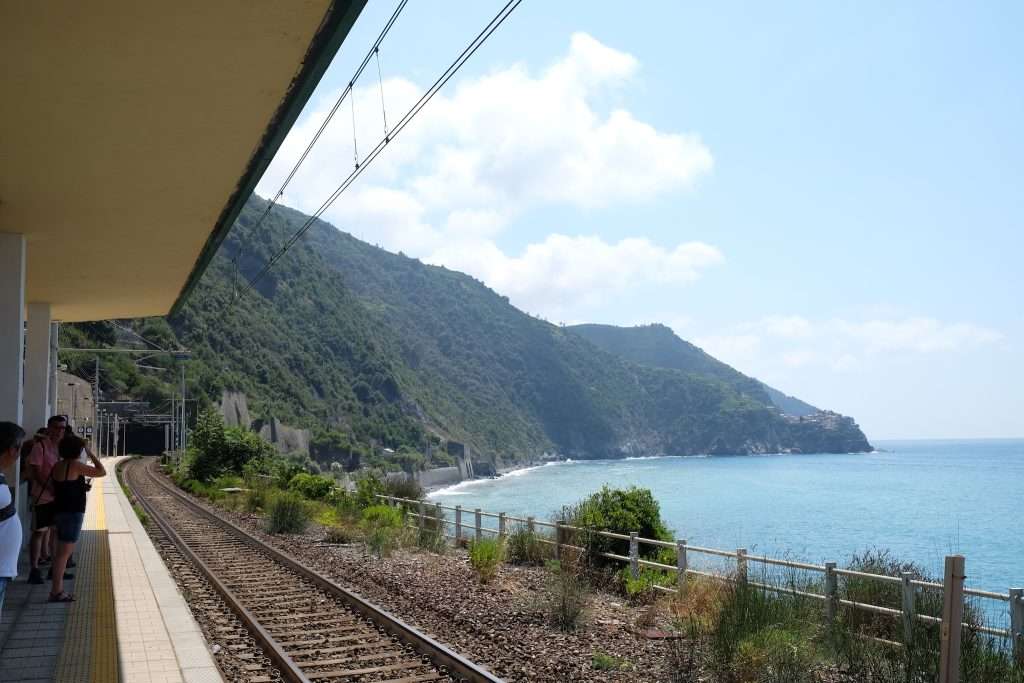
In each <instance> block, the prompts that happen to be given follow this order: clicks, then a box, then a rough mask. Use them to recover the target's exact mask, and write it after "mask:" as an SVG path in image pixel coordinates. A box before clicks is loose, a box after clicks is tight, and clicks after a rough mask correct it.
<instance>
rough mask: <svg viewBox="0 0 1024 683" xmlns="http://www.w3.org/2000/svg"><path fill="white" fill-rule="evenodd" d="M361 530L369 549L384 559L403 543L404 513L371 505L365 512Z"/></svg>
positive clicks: (360, 523)
mask: <svg viewBox="0 0 1024 683" xmlns="http://www.w3.org/2000/svg"><path fill="white" fill-rule="evenodd" d="M359 528H360V529H361V530H362V532H363V537H364V540H365V541H366V545H367V547H368V548H369V549H370V550H371V551H373V552H374V553H376V554H377V555H379V556H381V557H384V556H386V555H389V554H390V553H391V551H392V550H393V549H394V548H395V547H396V546H398V545H400V542H401V534H402V512H401V510H398V509H397V508H393V507H389V506H387V505H371V506H370V507H368V508H366V509H365V510H363V515H362V520H361V521H360V522H359Z"/></svg>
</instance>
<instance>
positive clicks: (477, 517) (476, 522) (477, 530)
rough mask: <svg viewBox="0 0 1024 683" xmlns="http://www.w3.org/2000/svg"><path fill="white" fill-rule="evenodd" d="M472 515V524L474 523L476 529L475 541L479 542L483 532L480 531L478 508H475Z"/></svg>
mask: <svg viewBox="0 0 1024 683" xmlns="http://www.w3.org/2000/svg"><path fill="white" fill-rule="evenodd" d="M473 515H474V519H473V522H474V524H475V527H476V540H478V541H479V540H480V537H481V536H482V535H483V531H482V528H481V524H480V508H477V509H476V510H474V511H473Z"/></svg>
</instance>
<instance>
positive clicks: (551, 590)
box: [543, 560, 587, 632]
mask: <svg viewBox="0 0 1024 683" xmlns="http://www.w3.org/2000/svg"><path fill="white" fill-rule="evenodd" d="M547 567H548V570H549V573H548V579H547V583H546V584H545V587H544V594H543V598H544V601H545V607H546V610H547V613H548V617H549V618H550V619H551V622H552V623H553V624H554V625H555V626H556V627H557V628H558V629H559V630H560V631H564V632H568V631H573V630H575V629H576V626H577V625H578V624H579V621H580V619H581V618H582V616H583V609H584V606H585V603H586V599H587V582H586V579H585V578H584V577H583V574H582V572H580V571H578V568H576V567H572V566H570V565H568V564H566V565H563V564H561V563H559V562H557V561H555V560H552V561H549V562H548V563H547Z"/></svg>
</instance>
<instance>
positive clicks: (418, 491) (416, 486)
mask: <svg viewBox="0 0 1024 683" xmlns="http://www.w3.org/2000/svg"><path fill="white" fill-rule="evenodd" d="M384 493H386V494H387V495H389V496H394V497H395V498H408V499H410V500H422V499H423V495H424V494H423V487H422V486H420V483H419V482H418V481H416V480H415V479H413V478H412V477H411V476H404V477H396V476H392V477H388V479H387V481H386V482H385V484H384Z"/></svg>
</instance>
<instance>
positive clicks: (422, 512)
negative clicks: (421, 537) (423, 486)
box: [416, 500, 427, 531]
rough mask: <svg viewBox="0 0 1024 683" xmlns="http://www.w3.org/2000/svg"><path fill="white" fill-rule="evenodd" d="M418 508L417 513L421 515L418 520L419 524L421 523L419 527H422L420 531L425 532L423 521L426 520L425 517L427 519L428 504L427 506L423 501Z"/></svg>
mask: <svg viewBox="0 0 1024 683" xmlns="http://www.w3.org/2000/svg"><path fill="white" fill-rule="evenodd" d="M416 507H417V510H416V512H417V513H418V514H419V517H418V518H417V520H418V522H419V527H420V531H423V527H424V521H423V518H424V517H426V513H427V506H426V504H425V503H424V502H423V501H422V500H421V501H420V502H419V503H418V504H417V506H416Z"/></svg>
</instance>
